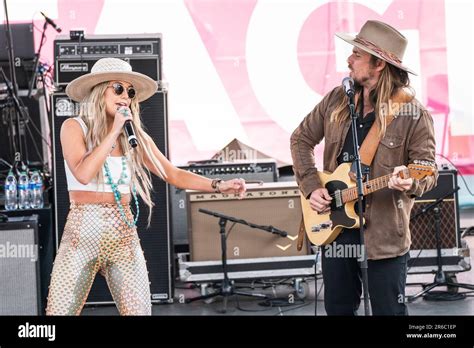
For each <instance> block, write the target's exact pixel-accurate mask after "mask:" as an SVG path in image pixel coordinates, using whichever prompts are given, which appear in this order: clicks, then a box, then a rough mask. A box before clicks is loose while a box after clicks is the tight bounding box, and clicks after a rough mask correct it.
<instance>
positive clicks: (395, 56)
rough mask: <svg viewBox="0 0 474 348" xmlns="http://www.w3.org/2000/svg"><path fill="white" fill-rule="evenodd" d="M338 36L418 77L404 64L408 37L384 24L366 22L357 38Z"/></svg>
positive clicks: (344, 35) (345, 35)
mask: <svg viewBox="0 0 474 348" xmlns="http://www.w3.org/2000/svg"><path fill="white" fill-rule="evenodd" d="M336 36H337V37H339V38H341V39H343V40H344V41H346V42H348V43H350V44H351V45H353V46H356V47H359V48H360V49H363V50H364V51H366V52H368V53H370V54H372V55H374V56H376V57H377V58H380V59H382V60H384V61H386V62H387V63H389V64H392V65H394V66H396V67H397V68H400V69H402V70H405V71H406V72H409V73H410V74H413V75H417V74H416V73H415V72H413V70H411V69H409V68H407V67H406V66H404V65H403V64H402V61H403V55H404V54H405V49H406V47H407V44H408V41H407V39H406V37H405V36H403V35H402V34H401V33H400V32H399V31H398V30H397V29H395V28H394V27H392V26H390V25H388V24H386V23H384V22H380V21H373V20H370V21H367V22H365V24H364V25H363V26H362V28H361V29H360V32H359V34H357V35H356V37H353V36H350V35H348V34H345V33H336Z"/></svg>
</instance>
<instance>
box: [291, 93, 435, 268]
mask: <svg viewBox="0 0 474 348" xmlns="http://www.w3.org/2000/svg"><path fill="white" fill-rule="evenodd" d="M343 93H344V92H343V90H342V87H337V88H335V89H333V90H332V91H331V92H329V93H328V94H327V95H326V96H325V97H324V98H323V99H322V100H321V102H320V103H319V104H317V105H316V107H315V108H314V109H313V111H311V113H309V114H308V115H307V116H306V117H305V119H304V120H303V121H302V122H301V124H300V125H299V126H298V128H297V129H296V130H295V131H294V132H293V134H292V136H291V154H292V157H293V168H294V172H295V176H296V180H297V182H298V185H299V187H300V190H301V191H302V192H303V194H304V195H305V196H306V197H309V196H310V195H311V193H312V192H313V191H314V190H316V189H318V188H320V187H322V185H321V183H320V182H319V179H318V177H317V176H316V172H317V169H316V168H315V160H314V147H315V146H316V145H317V144H319V143H320V142H321V140H322V139H323V138H324V142H325V146H324V158H323V164H324V171H327V172H333V171H334V170H335V169H336V168H337V166H338V164H337V160H336V159H337V157H338V156H339V154H340V153H341V151H342V147H343V145H344V141H345V139H346V136H347V132H348V131H349V129H350V124H351V121H350V118H349V117H348V118H347V119H346V120H344V121H343V122H342V123H339V122H331V120H330V116H331V113H332V111H333V110H334V109H335V108H336V106H337V104H338V103H339V102H340V100H341V99H342V98H343ZM395 116H396V117H395V118H394V120H393V121H392V123H391V124H390V125H389V126H388V127H387V130H386V133H385V137H384V138H382V140H381V141H380V144H379V146H378V148H377V152H376V154H375V157H374V160H373V162H372V165H371V168H370V177H371V178H376V177H379V176H382V175H385V174H389V173H391V172H393V169H394V167H396V166H400V165H407V164H409V163H413V161H415V160H424V161H430V162H433V163H434V162H435V137H434V127H433V119H432V117H431V115H430V113H429V112H428V111H427V110H426V109H425V108H424V107H423V106H422V105H421V104H420V103H419V102H418V101H417V100H416V99H413V100H412V101H411V102H410V103H408V104H406V105H405V107H403V108H402V110H401V111H400V112H399V113H398V115H395ZM437 178H438V173H437V171H436V172H435V175H434V176H428V177H425V178H424V179H421V180H414V181H413V186H412V187H411V188H410V189H409V190H408V191H406V192H400V191H397V190H391V189H389V188H385V189H382V190H379V191H376V192H374V193H372V194H370V195H368V196H366V197H365V198H366V211H365V219H366V230H365V243H366V249H367V258H368V259H372V260H377V259H385V258H391V257H396V256H400V255H403V254H405V253H406V252H407V251H409V249H410V244H411V237H410V229H409V221H410V212H411V209H412V207H413V201H414V198H415V197H419V196H421V195H423V194H424V193H425V192H427V191H429V190H431V189H432V188H433V187H434V186H436V181H437Z"/></svg>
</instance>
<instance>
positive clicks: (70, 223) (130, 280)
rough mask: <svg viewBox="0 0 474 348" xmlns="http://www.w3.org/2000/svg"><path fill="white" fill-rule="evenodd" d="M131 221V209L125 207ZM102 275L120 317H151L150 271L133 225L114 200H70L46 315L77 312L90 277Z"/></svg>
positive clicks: (74, 313) (83, 300)
mask: <svg viewBox="0 0 474 348" xmlns="http://www.w3.org/2000/svg"><path fill="white" fill-rule="evenodd" d="M124 209H125V215H126V216H127V218H128V219H129V221H131V219H132V213H131V211H130V207H129V206H128V205H127V206H125V207H124ZM97 272H100V273H101V274H102V275H103V276H104V277H105V279H106V281H107V284H108V286H109V289H110V292H111V294H112V297H113V299H114V301H115V304H116V305H117V307H118V310H119V312H120V315H151V296H150V283H149V280H148V272H147V269H146V263H145V258H144V255H143V251H142V248H141V246H140V241H139V239H138V235H137V231H136V228H135V227H134V228H130V227H129V226H128V225H127V224H126V223H125V222H124V221H123V220H122V218H121V215H120V211H119V209H118V207H117V205H116V204H110V203H100V204H76V203H72V204H71V209H70V211H69V214H68V217H67V221H66V225H65V227H64V233H63V236H62V239H61V244H60V247H59V250H58V254H57V256H56V260H55V262H54V266H53V273H52V275H51V284H50V288H49V295H48V305H47V308H46V314H47V315H79V314H80V313H81V311H82V307H83V306H84V303H85V302H86V300H87V296H88V294H89V291H90V288H91V286H92V283H93V281H94V278H95V276H96V274H97Z"/></svg>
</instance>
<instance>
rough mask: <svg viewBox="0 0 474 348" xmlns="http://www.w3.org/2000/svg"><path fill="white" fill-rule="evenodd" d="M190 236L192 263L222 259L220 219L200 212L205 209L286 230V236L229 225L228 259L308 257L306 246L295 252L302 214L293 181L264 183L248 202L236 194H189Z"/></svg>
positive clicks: (255, 189) (252, 191)
mask: <svg viewBox="0 0 474 348" xmlns="http://www.w3.org/2000/svg"><path fill="white" fill-rule="evenodd" d="M187 202H188V207H189V214H188V216H189V224H188V226H189V227H188V234H189V241H190V258H191V261H212V260H220V259H221V242H220V234H219V224H218V223H219V219H218V218H216V217H214V216H210V215H207V214H203V213H201V212H199V209H201V208H204V209H207V210H210V211H214V212H217V213H221V214H225V215H229V216H232V217H234V218H237V219H243V220H246V221H247V222H250V223H253V224H257V225H271V226H273V227H275V228H277V229H279V230H283V231H286V232H287V233H288V236H287V237H281V236H280V235H278V234H272V233H270V232H267V231H263V230H260V229H256V228H251V227H248V226H245V225H242V224H235V225H233V223H232V222H228V223H227V257H228V258H229V259H249V258H263V257H286V256H300V255H307V254H308V247H307V246H306V245H305V246H304V247H303V248H302V250H301V251H298V250H297V249H296V244H297V238H298V231H299V226H300V222H301V217H302V212H301V203H300V193H299V189H298V186H297V185H296V183H294V182H283V183H264V184H263V185H262V186H257V187H254V188H249V189H248V191H247V193H246V196H245V199H242V200H240V199H238V197H236V196H235V195H227V194H217V193H202V192H195V191H187Z"/></svg>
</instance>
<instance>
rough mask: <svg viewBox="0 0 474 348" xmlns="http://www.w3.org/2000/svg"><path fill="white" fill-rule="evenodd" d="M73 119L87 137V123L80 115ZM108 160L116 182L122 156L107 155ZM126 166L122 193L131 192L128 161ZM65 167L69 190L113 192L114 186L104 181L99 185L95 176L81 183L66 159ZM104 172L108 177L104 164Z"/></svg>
mask: <svg viewBox="0 0 474 348" xmlns="http://www.w3.org/2000/svg"><path fill="white" fill-rule="evenodd" d="M73 119H74V120H76V121H77V122H78V123H79V124H80V125H81V128H82V131H83V132H84V137H85V136H86V134H87V126H86V124H85V123H84V121H83V120H82V119H81V118H79V117H74V118H73ZM88 147H89V146H88ZM106 161H107V164H108V165H109V169H110V173H111V175H112V180H113V182H115V183H116V182H118V181H119V179H120V176H121V174H122V157H121V156H107V159H106ZM126 168H127V169H126V173H127V178H126V179H125V183H124V184H120V185H118V189H119V191H120V193H130V180H131V179H130V178H131V172H130V165H129V163H128V161H127V166H126ZM64 169H65V171H66V179H67V189H68V191H97V192H112V187H111V186H110V185H108V184H105V183H102V182H101V183H99V185H97V180H96V179H95V178H94V179H92V181H91V182H90V183H88V184H87V185H83V184H81V183H80V182H79V181H77V179H76V177H75V176H74V175H73V174H72V172H71V170H70V169H69V167H68V165H67V162H66V160H64ZM102 174H103V177H104V178H106V176H105V169H104V167H103V166H102Z"/></svg>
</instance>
